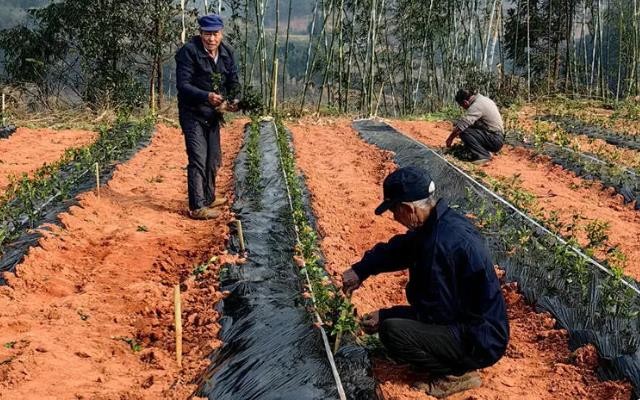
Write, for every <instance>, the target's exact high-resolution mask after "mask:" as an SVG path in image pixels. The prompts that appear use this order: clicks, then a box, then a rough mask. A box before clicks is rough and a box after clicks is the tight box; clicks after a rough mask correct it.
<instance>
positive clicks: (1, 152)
mask: <svg viewBox="0 0 640 400" xmlns="http://www.w3.org/2000/svg"><path fill="white" fill-rule="evenodd" d="M97 136H98V135H97V134H96V133H95V132H90V131H80V130H64V131H54V130H51V129H28V128H18V129H17V130H16V132H15V133H14V134H13V135H11V136H9V138H7V139H0V191H2V190H4V189H5V188H6V187H7V185H8V184H9V176H11V175H16V176H20V175H22V174H23V173H27V174H28V173H30V172H33V171H35V170H36V169H38V168H40V167H41V166H42V165H43V164H45V163H47V164H48V163H52V162H54V161H56V160H58V159H60V157H62V155H63V154H64V151H65V150H66V149H69V148H72V147H82V146H86V145H88V144H89V143H91V142H93V141H94V140H95V139H96V138H97Z"/></svg>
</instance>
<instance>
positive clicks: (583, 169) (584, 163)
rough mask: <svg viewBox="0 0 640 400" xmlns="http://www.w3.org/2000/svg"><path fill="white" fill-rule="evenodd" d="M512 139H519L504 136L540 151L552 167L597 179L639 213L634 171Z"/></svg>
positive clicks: (552, 145)
mask: <svg viewBox="0 0 640 400" xmlns="http://www.w3.org/2000/svg"><path fill="white" fill-rule="evenodd" d="M515 137H519V135H518V133H514V132H510V133H509V134H508V135H507V143H508V144H510V145H512V146H515V147H523V148H526V149H529V150H533V151H540V152H541V153H542V154H545V155H547V156H549V157H550V158H551V161H552V162H553V163H554V164H558V165H560V166H561V167H563V168H564V169H567V170H569V171H572V172H573V173H575V174H576V175H577V176H579V177H582V178H584V179H587V180H599V181H600V182H602V184H603V185H604V186H605V187H612V188H614V189H615V191H616V192H617V193H619V194H620V195H622V197H623V198H624V203H625V204H628V203H631V202H634V201H635V209H636V210H640V176H639V175H638V174H636V173H635V172H634V171H632V170H630V169H628V168H625V167H622V166H620V165H617V164H612V163H607V162H606V161H603V160H601V159H599V158H597V157H596V156H594V155H591V154H585V153H580V152H577V151H574V150H572V149H570V148H568V147H565V146H559V145H557V144H555V143H548V142H547V143H544V145H543V146H542V148H541V149H538V148H535V147H534V146H532V145H530V144H527V143H524V142H522V141H520V140H517V139H515Z"/></svg>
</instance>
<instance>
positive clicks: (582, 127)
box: [538, 115, 640, 150]
mask: <svg viewBox="0 0 640 400" xmlns="http://www.w3.org/2000/svg"><path fill="white" fill-rule="evenodd" d="M538 119H539V120H541V121H547V122H555V123H557V124H558V125H560V127H561V128H562V129H564V130H565V131H567V132H569V133H572V134H574V135H586V136H588V137H590V138H593V139H602V140H604V141H605V142H607V143H609V144H612V145H614V146H619V147H626V148H629V149H632V150H640V135H625V134H621V133H617V132H614V131H612V130H609V129H605V128H601V127H598V126H593V125H591V124H588V123H586V122H583V121H580V120H578V119H575V118H570V117H565V116H559V115H543V116H540V117H538Z"/></svg>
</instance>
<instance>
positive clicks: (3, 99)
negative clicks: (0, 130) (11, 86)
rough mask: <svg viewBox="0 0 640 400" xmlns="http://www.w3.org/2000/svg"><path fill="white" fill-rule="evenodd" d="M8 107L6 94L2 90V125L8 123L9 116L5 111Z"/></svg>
mask: <svg viewBox="0 0 640 400" xmlns="http://www.w3.org/2000/svg"><path fill="white" fill-rule="evenodd" d="M6 109H7V106H6V103H5V94H4V92H2V126H5V125H7V117H6V115H5V113H4V112H5V110H6Z"/></svg>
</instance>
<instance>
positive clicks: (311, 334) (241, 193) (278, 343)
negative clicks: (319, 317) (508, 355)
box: [196, 123, 373, 400]
mask: <svg viewBox="0 0 640 400" xmlns="http://www.w3.org/2000/svg"><path fill="white" fill-rule="evenodd" d="M249 129H250V128H249V126H247V128H246V129H245V143H244V145H243V147H242V149H241V151H240V153H239V154H238V157H237V158H236V162H235V167H234V173H235V182H236V184H235V201H234V204H233V210H234V212H235V214H236V216H237V218H238V219H239V220H241V221H242V225H243V231H244V232H243V233H244V240H245V246H246V250H247V258H246V262H245V263H244V264H242V265H237V266H236V265H227V266H225V268H224V269H223V271H222V272H221V276H220V280H221V290H228V291H230V294H229V296H227V297H226V298H225V299H224V300H222V301H220V302H219V303H218V304H217V307H218V309H219V311H220V312H221V315H222V318H221V319H220V324H221V325H222V328H221V330H220V335H219V337H220V339H221V340H222V341H223V342H224V344H223V345H222V347H221V348H219V349H218V350H216V351H215V352H214V353H213V354H212V355H211V359H212V363H211V366H210V367H209V368H208V369H207V371H206V372H205V373H204V374H203V376H201V377H200V378H199V380H198V389H197V390H196V394H197V395H198V396H202V397H208V398H209V399H216V400H225V399H244V400H251V399H276V398H277V399H292V400H293V399H311V398H314V399H332V398H335V399H337V398H338V391H337V386H336V382H335V380H334V378H333V376H332V372H331V369H330V365H329V362H328V360H327V356H326V354H325V352H324V349H323V344H322V340H321V335H320V333H319V331H318V328H316V327H314V325H313V321H312V319H311V316H310V314H309V312H308V311H307V309H306V308H305V306H304V303H303V299H302V297H301V293H302V286H301V283H300V279H299V275H298V267H297V266H296V264H295V262H294V260H293V256H294V247H295V232H294V227H293V219H292V215H291V209H290V206H289V201H288V197H287V192H286V186H285V180H284V177H283V174H282V171H281V166H280V160H279V153H278V144H277V138H276V133H275V130H274V126H273V124H272V123H261V125H260V137H259V150H260V178H259V181H258V182H257V184H258V185H260V190H255V189H256V188H255V187H251V186H250V185H249V184H248V182H249V176H248V168H247V164H248V163H247V145H248V143H247V142H248V137H249V134H250V133H249ZM230 247H231V250H235V249H237V248H238V246H237V245H235V244H234V242H233V241H232V242H231V245H230ZM358 356H361V353H358ZM337 358H338V357H337V356H336V363H338V362H339V361H338V359H337ZM349 362H356V363H357V360H354V358H350V359H348V360H346V362H342V364H346V363H349ZM341 372H342V371H341ZM342 377H343V378H344V376H342ZM347 378H348V377H347ZM347 381H348V379H347ZM345 389H347V388H346V387H345ZM347 390H348V389H347ZM349 398H361V399H363V400H364V399H365V398H369V399H370V398H373V397H372V396H369V397H352V396H349Z"/></svg>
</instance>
